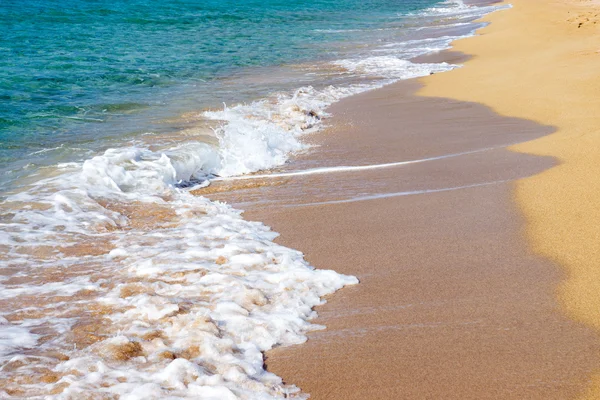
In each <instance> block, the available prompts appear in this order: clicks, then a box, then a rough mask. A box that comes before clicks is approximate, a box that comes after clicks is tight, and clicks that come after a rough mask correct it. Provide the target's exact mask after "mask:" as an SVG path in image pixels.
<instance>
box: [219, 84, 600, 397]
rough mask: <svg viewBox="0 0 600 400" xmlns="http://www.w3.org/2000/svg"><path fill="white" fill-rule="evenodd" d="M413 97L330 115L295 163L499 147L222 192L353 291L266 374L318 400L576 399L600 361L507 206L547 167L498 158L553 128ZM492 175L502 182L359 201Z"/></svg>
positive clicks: (271, 358)
mask: <svg viewBox="0 0 600 400" xmlns="http://www.w3.org/2000/svg"><path fill="white" fill-rule="evenodd" d="M417 90H418V84H417V83H415V82H410V81H404V82H399V83H396V84H394V85H390V86H388V87H385V88H382V89H378V90H374V91H371V92H367V93H362V94H359V95H356V96H352V97H350V98H348V99H344V100H342V101H340V102H339V103H336V104H334V105H332V106H331V107H330V111H331V113H332V114H333V117H332V120H331V125H332V127H331V128H330V129H329V130H328V131H326V132H324V133H322V134H318V135H317V136H316V137H315V140H316V141H317V142H319V144H320V148H318V149H317V150H316V151H314V152H312V153H310V154H307V155H301V156H299V157H297V159H296V160H295V161H294V162H293V163H292V164H291V166H290V167H293V168H296V169H306V168H307V167H310V166H315V165H327V166H335V165H356V164H358V165H371V164H376V163H385V162H394V161H400V160H411V159H418V158H427V157H435V156H440V155H444V154H449V153H458V152H460V151H470V150H477V149H481V148H487V147H492V148H493V149H491V150H487V151H483V152H481V153H479V154H466V155H463V156H459V157H454V158H444V159H440V160H431V161H428V162H424V163H419V164H414V165H408V166H406V165H405V166H398V167H391V168H386V169H381V170H377V171H358V172H350V171H347V172H339V173H335V174H320V175H310V176H295V177H288V178H286V179H285V181H283V182H281V181H280V182H278V183H276V184H274V185H273V186H268V185H262V184H257V185H256V186H254V187H247V188H246V189H244V190H240V191H234V192H231V193H223V194H217V195H216V198H217V199H223V200H227V201H228V202H230V203H232V204H233V205H234V206H237V205H239V204H243V205H242V206H241V208H243V209H245V210H246V212H245V218H247V219H251V220H260V221H263V222H265V223H266V224H267V225H269V226H271V227H272V228H273V229H274V230H275V231H277V232H280V233H281V237H280V239H278V242H279V243H281V244H283V245H285V246H289V247H292V248H295V249H298V250H300V251H302V252H304V253H305V256H306V259H307V260H308V261H309V262H310V263H311V264H312V265H314V266H315V267H317V268H326V269H334V270H336V271H338V272H340V273H344V274H351V275H355V276H357V277H358V278H359V279H360V281H361V284H359V285H358V286H356V287H350V288H346V289H344V290H342V291H341V292H339V293H336V294H335V295H334V296H331V297H329V298H328V303H327V304H326V305H324V306H321V307H318V309H317V312H318V313H319V317H318V318H317V319H316V320H315V321H314V322H315V323H317V324H322V325H325V326H326V327H327V328H326V329H325V330H324V331H317V332H313V333H310V334H309V341H308V342H307V343H306V344H304V345H302V346H294V347H290V348H277V349H274V350H272V351H270V352H268V353H267V359H266V364H267V367H268V370H269V371H271V372H274V373H276V374H277V375H279V376H282V377H283V378H284V381H285V382H286V383H290V384H295V385H297V386H299V387H300V388H301V389H302V390H303V391H304V392H306V393H309V394H311V395H312V396H313V397H312V398H315V399H329V398H331V399H335V398H348V399H354V398H356V399H359V398H360V399H365V398H366V399H369V398H373V399H378V398H415V399H417V398H423V396H426V397H430V398H457V399H466V398H477V399H481V398H509V399H510V398H515V399H522V398H540V399H550V398H556V399H564V398H568V397H575V396H576V395H578V394H579V393H581V391H582V390H583V389H584V388H585V387H586V384H587V380H586V379H587V377H588V375H589V373H590V372H591V371H592V370H594V369H595V368H597V367H598V362H597V360H598V359H600V347H599V346H598V345H597V343H596V336H595V334H594V333H593V332H591V331H590V330H589V329H587V328H585V327H583V326H581V325H579V324H577V323H574V322H572V321H571V320H569V319H568V318H566V317H564V316H563V315H562V314H561V313H560V312H558V311H557V308H558V305H557V304H556V301H555V298H554V294H553V287H554V286H555V285H556V284H557V283H558V282H559V281H560V279H561V276H560V273H559V271H558V269H557V268H556V266H555V265H553V264H552V263H549V262H547V261H545V260H543V259H541V258H539V257H536V256H535V255H533V254H532V253H531V252H530V251H529V250H528V249H527V248H526V246H525V244H524V243H523V238H522V235H521V230H522V226H523V222H522V220H521V217H520V215H519V214H518V211H517V210H516V208H515V206H514V204H512V203H511V192H512V188H513V184H512V183H511V182H514V179H519V178H522V177H524V176H529V175H534V174H537V173H539V172H541V171H543V170H546V169H547V168H550V167H552V166H553V165H554V161H553V160H552V159H548V158H538V157H531V156H525V155H520V154H517V153H513V152H509V151H508V150H505V147H507V146H509V145H512V144H514V143H517V142H524V141H527V140H531V139H534V138H536V137H543V136H544V135H548V134H550V133H551V131H552V128H549V127H544V126H540V125H536V124H533V123H530V122H528V121H523V120H516V119H510V118H504V117H500V116H497V115H496V114H494V113H493V112H491V111H490V110H489V109H487V108H486V107H484V106H481V105H478V104H475V103H465V102H457V101H453V100H449V99H443V98H423V97H418V96H415V95H413V92H415V91H417ZM421 90H422V89H421ZM398 127H401V129H398ZM299 166H301V168H298V167H299ZM498 180H500V181H507V182H503V183H498V184H492V185H489V186H481V187H467V188H465V189H463V190H447V191H444V192H436V193H427V194H415V195H407V196H397V197H391V198H380V199H372V200H366V201H353V200H352V199H353V198H355V197H360V196H361V195H364V193H369V194H373V193H375V194H377V193H387V194H389V193H397V192H412V191H415V190H431V189H440V188H446V189H448V188H450V189H451V188H452V187H459V186H469V185H473V184H479V183H489V182H494V181H498ZM276 181H277V180H276ZM211 198H213V196H211ZM339 200H342V201H344V202H343V203H337V204H321V205H314V204H313V205H306V204H307V203H315V202H323V201H339ZM290 206H292V207H290ZM542 365H543V367H542Z"/></svg>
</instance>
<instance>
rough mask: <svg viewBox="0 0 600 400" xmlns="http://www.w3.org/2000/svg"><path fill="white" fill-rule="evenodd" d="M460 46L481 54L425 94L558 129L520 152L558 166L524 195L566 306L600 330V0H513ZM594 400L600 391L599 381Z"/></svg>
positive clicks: (520, 196) (530, 228) (522, 185)
mask: <svg viewBox="0 0 600 400" xmlns="http://www.w3.org/2000/svg"><path fill="white" fill-rule="evenodd" d="M511 3H512V4H513V6H514V8H513V9H511V10H506V11H501V12H497V13H494V14H492V15H490V16H488V18H487V19H488V20H489V21H491V24H490V25H489V26H488V27H486V28H485V29H483V30H481V31H480V36H477V37H474V38H470V39H466V40H462V41H460V42H458V43H456V45H455V49H456V50H459V51H463V52H466V53H468V54H472V55H473V56H474V58H473V59H472V60H471V61H469V62H468V63H467V64H466V65H465V67H464V68H462V69H459V70H455V71H452V72H451V73H448V74H440V75H436V76H432V77H428V78H427V79H426V80H425V82H426V86H425V88H424V89H423V90H421V94H422V95H424V96H444V97H451V98H455V99H459V100H465V101H476V102H480V103H483V104H486V105H488V106H490V107H492V108H493V109H494V110H495V111H496V112H498V113H500V114H502V115H507V116H515V117H521V118H527V119H530V120H534V121H537V122H540V123H543V124H549V125H553V126H555V127H557V131H556V132H555V133H554V134H552V135H549V136H546V137H543V138H540V139H537V140H535V141H532V142H529V143H526V144H522V145H518V146H515V147H514V148H513V150H515V151H519V152H526V153H531V154H538V155H547V156H552V157H555V158H557V159H558V160H559V162H560V165H558V166H556V167H554V168H552V169H549V170H547V171H545V172H543V173H541V174H538V175H536V176H533V177H530V178H527V179H523V180H520V181H519V182H518V183H517V185H516V191H515V196H516V200H517V202H518V204H519V206H520V208H521V210H522V211H523V213H524V215H525V217H526V222H527V224H526V227H527V228H526V229H527V236H528V239H529V242H530V243H531V246H532V247H533V248H534V250H535V251H536V252H537V253H539V254H541V255H543V256H545V257H547V258H549V259H551V260H553V261H555V262H556V263H558V264H559V265H561V266H563V267H564V268H565V270H566V272H567V276H566V280H564V281H563V282H562V284H561V285H560V288H559V297H560V300H561V302H562V305H563V306H564V308H565V310H566V311H567V312H568V314H569V315H570V316H572V317H573V318H575V319H576V320H578V321H582V322H584V323H585V324H587V325H589V326H592V327H594V328H595V329H597V330H600V265H599V263H600V223H599V222H600V179H599V178H598V177H599V176H600V2H598V1H590V0H588V1H586V0H579V1H577V0H570V1H569V0H562V1H555V0H550V1H548V0H527V1H525V0H513V1H511ZM587 398H600V379H596V384H595V385H594V387H593V388H590V390H589V392H588V394H587Z"/></svg>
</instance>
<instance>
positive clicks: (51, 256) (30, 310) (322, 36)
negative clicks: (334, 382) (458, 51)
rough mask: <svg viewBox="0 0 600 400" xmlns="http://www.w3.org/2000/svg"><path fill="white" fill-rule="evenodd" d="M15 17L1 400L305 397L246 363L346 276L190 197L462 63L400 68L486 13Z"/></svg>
mask: <svg viewBox="0 0 600 400" xmlns="http://www.w3.org/2000/svg"><path fill="white" fill-rule="evenodd" d="M27 3H30V4H27V6H23V3H22V2H19V3H17V2H11V1H9V2H3V3H2V4H1V5H0V19H2V21H3V22H4V23H3V24H2V25H0V26H2V28H0V29H2V32H3V35H2V36H1V38H2V39H1V40H2V43H1V45H0V47H1V49H0V51H2V52H4V53H6V54H7V55H8V56H7V57H1V58H0V60H2V61H0V63H2V64H1V65H2V66H1V68H0V92H1V96H2V99H3V102H2V103H1V104H2V105H1V106H0V107H2V109H1V111H2V118H3V120H2V125H1V126H0V138H2V141H1V143H2V150H1V151H2V155H1V157H2V161H1V162H2V167H1V168H2V173H3V188H4V192H3V198H4V200H3V202H2V204H1V206H0V207H1V209H0V224H1V227H2V229H1V230H0V248H1V250H2V252H1V253H0V263H1V264H0V365H1V366H0V369H1V370H2V378H1V379H2V382H0V388H1V389H2V390H4V391H5V393H6V395H12V396H17V397H35V396H40V397H41V396H46V395H51V396H56V397H57V398H78V399H80V398H85V396H87V397H90V398H117V396H120V397H119V398H121V399H125V398H127V399H136V398H144V399H148V398H206V399H211V398H215V399H217V398H218V399H228V398H232V399H233V398H247V399H262V398H264V399H270V398H285V397H286V396H287V397H294V396H296V397H300V398H302V397H304V395H303V394H301V393H299V392H298V390H297V389H296V388H295V387H294V386H293V385H284V384H283V383H282V382H281V379H280V378H278V377H277V376H275V375H273V374H270V373H268V372H266V371H265V370H264V368H263V352H264V351H266V350H268V349H270V348H272V347H274V346H280V345H291V344H297V343H302V342H303V341H304V340H305V338H306V337H305V334H306V332H307V331H308V330H311V329H318V328H319V327H317V326H314V325H311V323H310V320H311V319H312V318H313V317H314V316H315V313H314V311H313V310H312V308H313V307H314V306H316V305H318V304H321V302H322V301H323V300H322V299H321V298H322V296H324V295H327V294H330V293H333V292H334V291H335V290H338V289H340V288H341V287H343V286H345V285H350V284H355V283H357V280H356V279H355V278H354V277H349V276H342V275H339V274H337V273H335V272H333V271H323V270H314V269H313V268H312V267H311V266H310V265H308V264H307V263H306V261H304V259H303V257H302V254H300V253H298V252H297V251H294V250H292V249H288V248H285V247H282V246H279V245H277V244H275V243H273V239H274V238H275V237H276V236H277V234H276V233H274V232H271V231H270V230H269V228H267V227H265V226H264V225H262V224H261V223H257V222H248V221H245V220H244V219H242V217H241V216H240V212H239V211H237V210H234V209H232V208H231V207H230V206H228V205H226V204H222V203H219V202H216V201H210V200H209V199H206V198H204V197H198V196H194V195H192V194H191V192H190V189H194V188H198V187H202V186H206V185H208V184H210V182H211V180H213V179H215V178H226V177H230V176H237V175H241V174H247V173H251V172H255V171H261V170H267V169H271V168H274V167H277V166H281V165H283V164H284V163H286V161H287V160H288V158H289V157H290V156H291V155H293V154H298V153H299V152H303V151H310V145H308V144H307V143H308V142H307V140H306V139H307V137H309V135H310V133H311V132H315V131H317V130H319V129H321V128H322V127H323V126H324V125H325V124H326V121H327V115H328V114H327V112H326V109H327V107H328V106H329V105H330V104H332V103H333V102H335V101H337V100H339V99H341V98H343V97H346V96H350V95H352V94H355V93H359V92H362V91H365V90H370V89H373V88H377V87H380V86H382V85H385V84H388V83H391V82H394V81H397V80H400V79H408V78H413V77H417V76H423V75H427V74H429V73H432V72H443V71H447V70H449V69H452V68H455V67H457V66H453V65H448V64H445V63H435V64H416V63H413V62H411V61H410V59H411V58H413V57H416V56H418V55H421V54H426V53H429V52H432V51H439V50H442V49H445V48H448V47H449V45H450V42H451V41H452V40H453V39H456V38H458V37H462V36H466V35H470V34H472V32H473V31H474V29H475V28H476V27H477V26H478V25H477V24H473V23H470V21H472V20H473V19H474V18H475V17H477V16H479V15H482V14H484V13H486V12H490V11H493V10H494V8H493V7H489V8H473V7H467V6H465V5H464V4H462V2H460V1H449V2H444V3H440V4H437V5H436V6H435V7H431V6H432V5H434V3H435V2H432V1H412V2H406V1H404V2H400V1H383V0H374V1H371V2H367V3H365V2H356V1H354V0H347V1H344V2H341V3H340V2H331V1H320V2H314V4H312V7H311V8H310V9H306V7H301V4H300V3H298V2H291V3H290V2H279V1H268V2H264V1H263V2H260V3H259V2H244V3H243V4H237V3H235V2H204V3H203V5H201V6H199V5H197V4H195V3H194V2H190V1H178V2H170V3H169V5H158V4H155V5H152V7H151V6H150V5H149V4H148V3H147V2H142V1H136V2H128V3H127V4H120V3H119V4H113V3H109V2H104V1H101V0H100V1H97V2H94V3H89V2H83V1H82V2H75V3H74V4H73V6H72V7H69V8H68V9H65V8H64V6H61V3H59V2H53V1H31V2H27ZM349 10H350V11H349ZM221 102H226V103H227V105H226V106H222V105H220V103H221ZM209 108H210V109H209ZM0 394H2V392H0Z"/></svg>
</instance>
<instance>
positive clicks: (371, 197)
mask: <svg viewBox="0 0 600 400" xmlns="http://www.w3.org/2000/svg"><path fill="white" fill-rule="evenodd" d="M506 182H508V181H506V180H503V181H492V182H482V183H474V184H472V185H465V186H455V187H448V188H440V189H426V190H410V191H407V192H394V193H379V194H372V195H368V196H360V197H353V198H351V199H344V200H331V201H322V202H319V203H303V204H293V205H290V206H288V207H308V206H318V205H324V204H343V203H355V202H357V201H368V200H379V199H388V198H390V197H402V196H414V195H418V194H430V193H442V192H451V191H453V190H462V189H471V188H477V187H482V186H491V185H498V184H500V183H506Z"/></svg>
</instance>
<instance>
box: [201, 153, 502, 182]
mask: <svg viewBox="0 0 600 400" xmlns="http://www.w3.org/2000/svg"><path fill="white" fill-rule="evenodd" d="M508 146H512V145H510V144H509V145H504V146H496V147H484V148H481V149H477V150H470V151H463V152H461V153H452V154H444V155H443V156H436V157H428V158H421V159H418V160H409V161H398V162H393V163H386V164H370V165H355V166H339V167H323V168H314V169H307V170H304V171H292V172H281V173H275V174H260V175H240V176H229V177H216V178H214V179H211V181H213V182H224V181H245V180H250V179H266V178H287V177H292V176H304V175H317V174H330V173H335V172H354V171H365V170H370V169H382V168H390V167H400V166H403V165H409V164H418V163H423V162H427V161H437V160H444V159H447V158H454V157H460V156H465V155H469V154H475V153H482V152H484V151H489V150H495V149H501V148H506V147H508Z"/></svg>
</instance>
